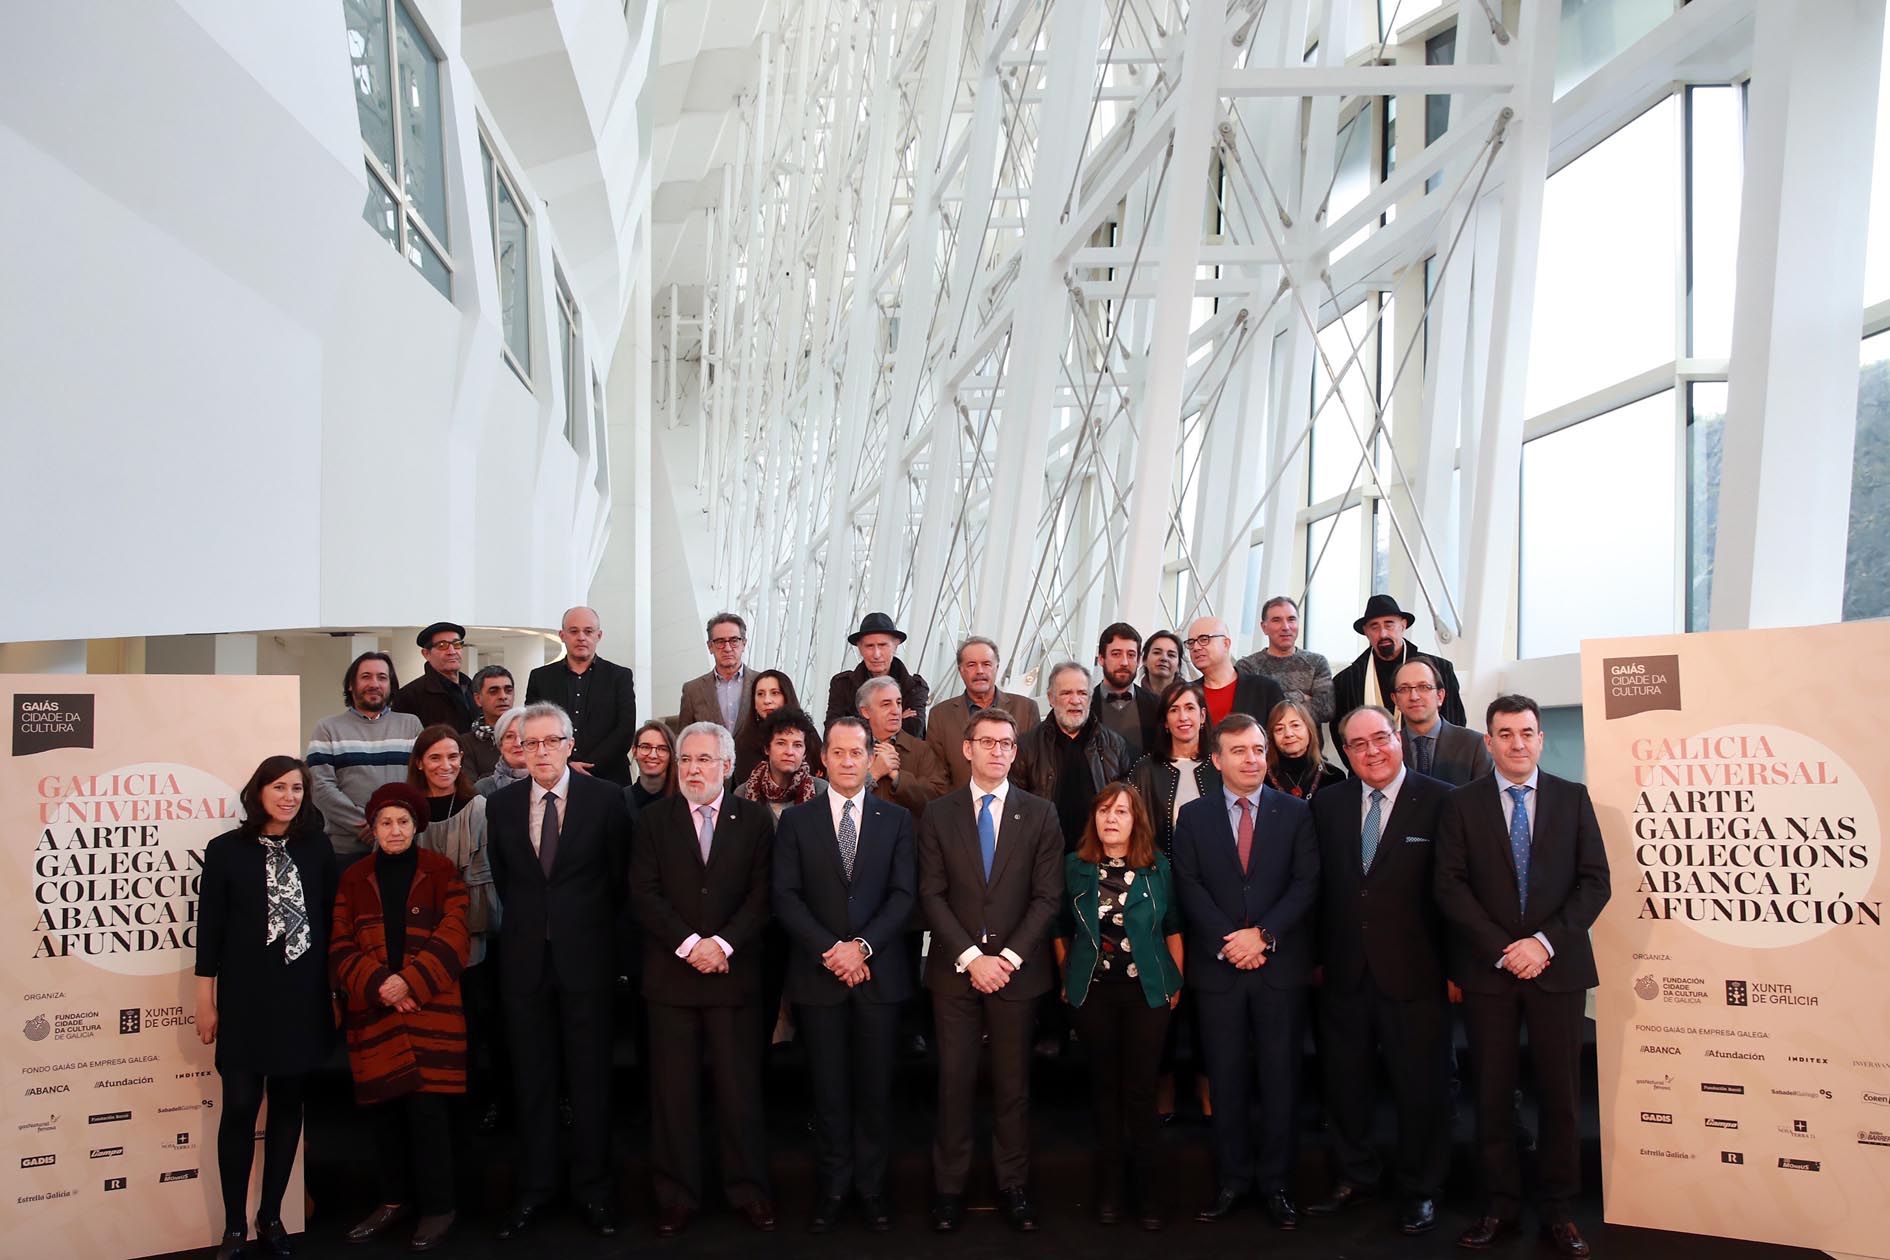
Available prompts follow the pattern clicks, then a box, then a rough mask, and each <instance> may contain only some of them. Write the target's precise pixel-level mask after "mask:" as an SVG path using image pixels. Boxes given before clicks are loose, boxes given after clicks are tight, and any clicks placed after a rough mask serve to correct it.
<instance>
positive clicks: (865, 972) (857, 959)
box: [820, 941, 873, 989]
mask: <svg viewBox="0 0 1890 1260" xmlns="http://www.w3.org/2000/svg"><path fill="white" fill-rule="evenodd" d="M820 961H821V963H822V965H823V966H825V967H826V968H827V970H828V971H831V972H832V973H833V975H834V978H835V979H836V980H839V981H841V982H842V983H843V984H845V985H846V986H847V988H849V989H851V988H853V987H855V986H856V985H862V984H865V983H866V982H867V981H868V980H871V979H872V978H873V970H872V968H870V967H868V966H867V965H866V951H865V950H863V949H861V948H860V943H859V942H858V941H835V942H834V943H833V946H832V948H830V949H829V950H828V951H827V952H826V953H824V954H822V955H821V956H820Z"/></svg>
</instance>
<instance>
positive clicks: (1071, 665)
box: [1043, 661, 1090, 696]
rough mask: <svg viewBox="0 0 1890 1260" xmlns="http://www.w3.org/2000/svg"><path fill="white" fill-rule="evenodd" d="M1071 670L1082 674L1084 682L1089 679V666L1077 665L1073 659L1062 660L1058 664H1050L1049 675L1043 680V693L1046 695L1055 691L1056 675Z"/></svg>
mask: <svg viewBox="0 0 1890 1260" xmlns="http://www.w3.org/2000/svg"><path fill="white" fill-rule="evenodd" d="M1071 670H1075V671H1076V672H1077V673H1079V674H1081V675H1082V676H1083V681H1084V682H1088V681H1089V680H1090V678H1089V666H1087V665H1079V664H1077V663H1076V662H1075V661H1063V662H1061V663H1059V664H1056V665H1052V666H1051V667H1050V676H1049V677H1047V678H1045V679H1044V680H1043V694H1044V695H1046V696H1047V695H1049V694H1050V693H1051V692H1053V691H1055V690H1056V689H1057V678H1058V676H1060V675H1062V674H1067V673H1069V672H1070V671H1071Z"/></svg>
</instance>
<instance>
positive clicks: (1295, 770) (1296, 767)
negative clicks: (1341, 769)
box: [1267, 753, 1326, 799]
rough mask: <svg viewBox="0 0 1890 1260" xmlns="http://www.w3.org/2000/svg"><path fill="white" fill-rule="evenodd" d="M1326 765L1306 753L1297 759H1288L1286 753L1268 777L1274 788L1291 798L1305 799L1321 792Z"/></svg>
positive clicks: (1274, 764)
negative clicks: (1320, 787) (1320, 786)
mask: <svg viewBox="0 0 1890 1260" xmlns="http://www.w3.org/2000/svg"><path fill="white" fill-rule="evenodd" d="M1325 774H1326V763H1325V762H1323V761H1314V760H1313V759H1312V758H1311V757H1309V756H1307V755H1306V754H1305V753H1301V754H1300V755H1299V756H1297V757H1288V756H1286V755H1285V754H1284V753H1282V754H1281V755H1280V759H1279V760H1278V761H1276V762H1274V763H1273V768H1272V770H1271V772H1270V773H1269V774H1268V775H1267V779H1268V782H1269V783H1271V785H1272V786H1273V787H1276V788H1278V789H1279V790H1280V791H1282V792H1285V793H1287V794H1288V795H1291V796H1297V797H1300V798H1301V799H1304V798H1306V797H1308V796H1311V795H1312V794H1313V793H1314V792H1316V791H1318V790H1319V783H1320V780H1321V779H1323V778H1325Z"/></svg>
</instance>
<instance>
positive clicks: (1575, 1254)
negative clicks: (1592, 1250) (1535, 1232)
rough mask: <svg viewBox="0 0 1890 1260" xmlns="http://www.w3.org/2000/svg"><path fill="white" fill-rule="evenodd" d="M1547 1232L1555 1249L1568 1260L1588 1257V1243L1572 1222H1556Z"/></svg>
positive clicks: (1580, 1259) (1579, 1259)
mask: <svg viewBox="0 0 1890 1260" xmlns="http://www.w3.org/2000/svg"><path fill="white" fill-rule="evenodd" d="M1547 1232H1548V1235H1549V1241H1550V1242H1551V1243H1554V1244H1555V1249H1556V1250H1557V1251H1559V1252H1561V1253H1562V1254H1563V1255H1565V1256H1568V1257H1569V1258H1570V1260H1583V1258H1584V1257H1585V1256H1587V1255H1588V1243H1587V1242H1586V1241H1585V1240H1584V1239H1583V1238H1582V1232H1581V1231H1580V1230H1579V1229H1576V1228H1575V1222H1574V1221H1556V1222H1555V1223H1554V1224H1552V1225H1550V1226H1549V1228H1548V1231H1547Z"/></svg>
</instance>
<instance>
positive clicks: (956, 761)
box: [925, 634, 1043, 788]
mask: <svg viewBox="0 0 1890 1260" xmlns="http://www.w3.org/2000/svg"><path fill="white" fill-rule="evenodd" d="M997 667H998V649H997V644H995V643H993V642H992V641H991V640H989V639H987V638H985V637H984V636H983V635H981V634H974V635H972V636H971V637H970V638H968V639H966V640H965V641H964V642H963V643H960V644H959V645H958V676H959V677H960V678H961V679H963V680H964V683H965V694H964V695H962V696H953V697H952V698H951V699H950V700H943V701H940V702H939V703H938V704H935V705H933V706H932V713H931V716H930V717H928V718H927V719H926V722H925V743H926V746H927V747H928V748H930V749H931V750H932V755H933V756H934V757H936V758H938V761H939V764H940V765H942V766H944V767H945V776H946V780H947V781H948V782H949V783H950V785H951V786H952V787H953V788H961V787H963V786H965V784H967V783H969V782H971V763H970V762H969V761H967V760H965V754H964V752H963V751H962V749H963V745H964V742H965V732H966V731H967V730H969V729H970V727H971V715H972V714H974V713H976V712H977V711H978V710H979V709H989V708H999V709H1002V710H1004V711H1005V712H1006V713H1008V714H1010V715H1011V718H1012V719H1013V720H1014V721H1015V722H1016V723H1017V733H1018V734H1019V735H1022V734H1024V733H1025V732H1026V731H1028V730H1030V729H1031V728H1032V727H1033V726H1035V725H1037V723H1038V722H1040V721H1042V720H1043V717H1042V715H1041V714H1040V713H1039V712H1038V711H1037V702H1036V701H1035V700H1032V699H1031V698H1030V697H1029V696H1020V695H1016V694H1015V693H1013V692H1009V691H999V690H998V688H997Z"/></svg>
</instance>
